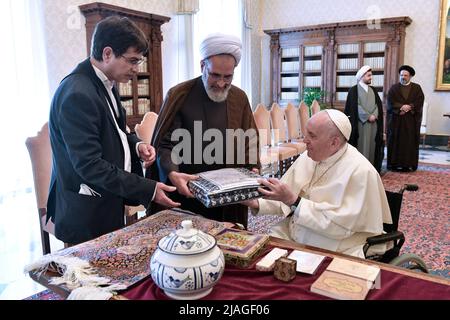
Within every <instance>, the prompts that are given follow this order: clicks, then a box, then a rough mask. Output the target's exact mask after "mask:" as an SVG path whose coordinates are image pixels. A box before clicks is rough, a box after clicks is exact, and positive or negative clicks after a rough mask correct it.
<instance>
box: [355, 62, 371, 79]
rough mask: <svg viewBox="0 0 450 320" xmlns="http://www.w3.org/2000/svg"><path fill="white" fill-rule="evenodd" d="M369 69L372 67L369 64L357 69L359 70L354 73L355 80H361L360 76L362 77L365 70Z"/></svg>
mask: <svg viewBox="0 0 450 320" xmlns="http://www.w3.org/2000/svg"><path fill="white" fill-rule="evenodd" d="M370 69H372V68H371V67H370V66H362V67H361V69H359V71H358V72H357V73H356V76H355V77H356V80H357V81H358V82H359V80H361V78H362V77H364V75H365V74H366V72H367V71H369V70H370Z"/></svg>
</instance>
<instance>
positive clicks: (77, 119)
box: [47, 17, 179, 244]
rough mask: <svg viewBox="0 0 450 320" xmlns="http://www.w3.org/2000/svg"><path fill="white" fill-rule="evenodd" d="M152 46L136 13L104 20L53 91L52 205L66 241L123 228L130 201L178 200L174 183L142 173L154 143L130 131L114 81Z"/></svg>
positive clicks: (132, 68) (128, 73)
mask: <svg viewBox="0 0 450 320" xmlns="http://www.w3.org/2000/svg"><path fill="white" fill-rule="evenodd" d="M147 48H148V43H147V40H146V38H145V35H144V34H143V33H142V31H141V30H140V29H139V28H138V27H137V26H136V25H135V24H134V23H133V22H131V21H130V20H129V19H127V18H119V17H110V18H107V19H105V20H103V21H101V22H99V23H98V25H97V26H96V29H95V32H94V35H93V42H92V49H91V57H90V58H88V59H86V60H85V61H83V62H81V63H80V64H79V65H78V66H77V67H76V68H75V70H74V71H72V73H71V74H69V75H68V76H67V77H65V78H64V79H63V81H62V82H61V84H60V86H59V88H58V89H57V91H56V93H55V96H54V97H53V101H52V105H51V110H50V119H49V134H50V142H51V146H52V153H53V167H52V177H51V181H50V192H49V198H48V203H47V210H48V214H49V216H50V217H51V218H52V219H53V220H54V223H55V235H56V237H57V238H58V239H60V240H62V241H64V242H66V243H70V244H77V243H80V242H84V241H87V240H90V239H93V238H96V237H98V236H100V235H103V234H105V233H108V232H111V231H113V230H116V229H118V228H121V227H122V226H124V208H125V205H128V204H130V205H138V204H142V205H144V206H146V207H148V206H149V205H150V203H151V201H154V202H156V203H159V204H161V205H164V206H166V207H174V206H178V205H179V204H178V203H175V202H173V201H172V200H170V199H169V198H168V197H167V195H166V194H165V191H169V192H171V191H174V190H175V188H174V187H169V186H167V185H165V184H163V183H160V182H156V181H153V180H150V179H146V178H144V177H142V166H141V163H140V161H143V164H144V167H148V166H150V165H151V164H152V163H153V162H154V160H155V156H156V155H155V149H154V148H153V147H152V146H150V144H146V143H142V142H140V141H139V139H138V138H137V137H136V135H130V134H127V133H126V114H125V109H124V108H123V107H122V105H121V103H120V99H119V96H118V94H117V91H116V89H115V87H114V85H115V83H117V82H122V83H126V82H128V81H129V80H130V79H131V78H132V77H133V75H134V74H135V73H137V71H138V65H139V64H140V63H141V62H142V61H143V55H144V54H145V53H146V52H147ZM132 167H133V170H132ZM139 171H140V172H139ZM132 172H135V173H132ZM136 173H140V175H141V176H139V175H138V174H136Z"/></svg>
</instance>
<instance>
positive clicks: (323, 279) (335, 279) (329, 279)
mask: <svg viewBox="0 0 450 320" xmlns="http://www.w3.org/2000/svg"><path fill="white" fill-rule="evenodd" d="M371 286H372V283H371V282H370V281H367V280H363V279H360V278H356V277H352V276H349V275H346V274H343V273H339V272H334V271H328V270H325V271H324V272H323V273H322V274H321V275H320V277H319V278H318V279H317V280H316V281H315V282H314V283H313V284H312V285H311V291H312V292H315V293H318V294H321V295H323V296H326V297H330V298H333V299H338V300H364V299H365V298H366V296H367V293H368V292H369V290H370V288H371Z"/></svg>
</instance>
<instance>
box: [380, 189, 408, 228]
mask: <svg viewBox="0 0 450 320" xmlns="http://www.w3.org/2000/svg"><path fill="white" fill-rule="evenodd" d="M386 198H387V200H388V204H389V209H390V210H391V217H392V224H386V223H384V224H383V230H384V231H386V232H387V233H389V232H392V231H397V230H398V221H399V219H400V210H401V208H402V201H403V193H399V192H392V191H387V190H386Z"/></svg>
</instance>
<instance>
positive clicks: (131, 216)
mask: <svg viewBox="0 0 450 320" xmlns="http://www.w3.org/2000/svg"><path fill="white" fill-rule="evenodd" d="M157 120H158V114H156V113H155V112H147V113H146V114H145V115H144V117H143V118H142V121H141V123H137V124H136V125H135V126H134V131H135V132H136V135H137V137H138V138H139V139H141V140H142V141H144V142H147V143H150V141H152V137H153V131H154V130H155V125H156V121H157ZM143 211H145V207H144V206H143V205H140V206H127V207H126V208H125V216H126V224H127V225H130V224H132V223H134V222H136V221H137V220H138V218H139V217H138V214H139V212H143Z"/></svg>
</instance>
